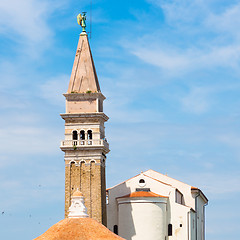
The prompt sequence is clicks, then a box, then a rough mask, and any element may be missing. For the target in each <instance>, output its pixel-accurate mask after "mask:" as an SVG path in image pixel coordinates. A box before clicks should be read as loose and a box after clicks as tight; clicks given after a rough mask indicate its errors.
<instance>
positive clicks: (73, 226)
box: [35, 217, 124, 240]
mask: <svg viewBox="0 0 240 240" xmlns="http://www.w3.org/2000/svg"><path fill="white" fill-rule="evenodd" d="M79 239H81V240H93V239H94V240H124V239H123V238H121V237H119V236H117V235H115V234H114V233H112V232H111V231H110V230H108V229H107V228H106V227H105V226H103V225H102V224H100V223H98V222H97V221H95V220H94V219H92V218H89V217H87V218H66V219H64V220H62V221H60V222H58V223H56V224H55V225H53V226H52V227H50V228H49V229H48V230H47V231H46V232H45V233H44V234H42V235H41V236H40V237H37V238H35V240H79Z"/></svg>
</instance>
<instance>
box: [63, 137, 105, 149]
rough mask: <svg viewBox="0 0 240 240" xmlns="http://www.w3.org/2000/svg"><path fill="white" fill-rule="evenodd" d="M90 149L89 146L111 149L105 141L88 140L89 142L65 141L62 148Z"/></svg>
mask: <svg viewBox="0 0 240 240" xmlns="http://www.w3.org/2000/svg"><path fill="white" fill-rule="evenodd" d="M85 146H86V147H88V146H104V147H106V148H109V144H108V142H106V141H105V140H103V139H88V140H64V141H62V142H61V147H85Z"/></svg>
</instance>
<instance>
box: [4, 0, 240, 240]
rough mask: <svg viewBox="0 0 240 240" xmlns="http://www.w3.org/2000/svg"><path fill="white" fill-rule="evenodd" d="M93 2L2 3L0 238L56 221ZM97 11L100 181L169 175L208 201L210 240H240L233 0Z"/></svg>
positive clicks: (138, 3)
mask: <svg viewBox="0 0 240 240" xmlns="http://www.w3.org/2000/svg"><path fill="white" fill-rule="evenodd" d="M89 3H90V0H88V1H87V0H82V1H70V0H68V1H67V0H58V1H55V0H52V1H50V0H41V1H40V0H22V1H18V0H8V1H7V0H1V2H0V80H1V84H0V102H1V104H0V108H1V118H0V134H1V139H0V150H1V161H0V192H1V197H0V239H8V240H15V239H19V240H28V239H29V240H30V239H33V238H34V237H37V236H38V235H40V234H41V233H43V232H44V231H45V230H46V229H48V228H49V227H50V226H51V225H53V224H54V223H56V222H57V221H59V220H60V219H62V218H63V215H64V160H63V159H64V157H63V153H62V152H61V150H60V149H59V145H60V141H61V140H62V139H63V137H64V135H63V134H64V122H63V120H62V119H61V118H60V116H59V114H60V113H64V111H65V105H64V104H65V103H64V97H63V96H62V93H64V92H66V90H67V87H68V82H69V78H70V74H71V68H72V64H73V59H74V55H75V51H76V47H77V41H78V35H79V33H80V31H81V30H80V28H79V26H78V25H77V22H76V16H77V14H78V13H79V12H81V11H88V12H89V10H90V5H89ZM92 15H93V21H92V23H93V24H92V39H91V40H90V44H91V48H92V52H93V57H94V60H95V65H96V68H97V73H98V76H99V81H100V85H101V89H102V92H103V93H104V95H105V96H106V97H107V100H106V101H105V105H104V106H105V108H104V111H105V113H106V114H107V115H108V116H109V117H110V120H109V122H108V123H107V124H106V131H107V138H108V141H109V143H110V148H111V152H110V154H109V155H108V160H107V186H108V187H110V186H113V185H115V184H117V183H119V182H121V181H123V180H125V179H127V178H129V177H132V176H134V175H136V174H138V173H139V172H140V171H144V170H147V169H149V168H151V169H154V170H156V171H159V172H161V173H164V174H165V173H167V174H168V175H169V176H171V177H173V178H176V179H179V180H181V181H184V182H186V183H188V184H190V185H193V186H196V187H199V188H201V189H202V190H203V191H204V193H205V194H206V195H207V196H208V198H209V205H208V207H207V229H206V232H207V239H208V240H225V239H229V240H231V239H232V240H233V239H234V240H235V239H238V232H237V231H236V229H237V228H238V227H239V224H240V221H239V212H240V207H239V203H238V199H239V198H240V169H239V168H240V123H239V117H240V107H239V106H240V81H239V78H240V33H239V26H240V18H239V16H240V3H239V1H234V0H228V1H225V0H181V1H180V0H145V1H144V0H131V1H129V0H128V1H127V0H122V1H110V0H93V11H92ZM88 16H89V15H88ZM88 26H89V22H88ZM88 29H89V28H88Z"/></svg>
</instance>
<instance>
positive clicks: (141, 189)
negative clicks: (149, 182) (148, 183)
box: [136, 188, 151, 192]
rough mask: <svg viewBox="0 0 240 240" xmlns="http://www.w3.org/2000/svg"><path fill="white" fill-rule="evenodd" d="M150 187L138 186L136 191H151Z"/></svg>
mask: <svg viewBox="0 0 240 240" xmlns="http://www.w3.org/2000/svg"><path fill="white" fill-rule="evenodd" d="M150 191H151V190H150V188H136V192H150Z"/></svg>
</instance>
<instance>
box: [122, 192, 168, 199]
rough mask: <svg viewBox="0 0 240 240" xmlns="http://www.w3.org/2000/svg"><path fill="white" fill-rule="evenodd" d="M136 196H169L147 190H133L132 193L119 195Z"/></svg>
mask: <svg viewBox="0 0 240 240" xmlns="http://www.w3.org/2000/svg"><path fill="white" fill-rule="evenodd" d="M134 197H162V198H168V197H166V196H162V195H158V194H156V193H153V192H146V191H137V192H133V193H130V194H128V195H125V196H122V197H119V198H134Z"/></svg>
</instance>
